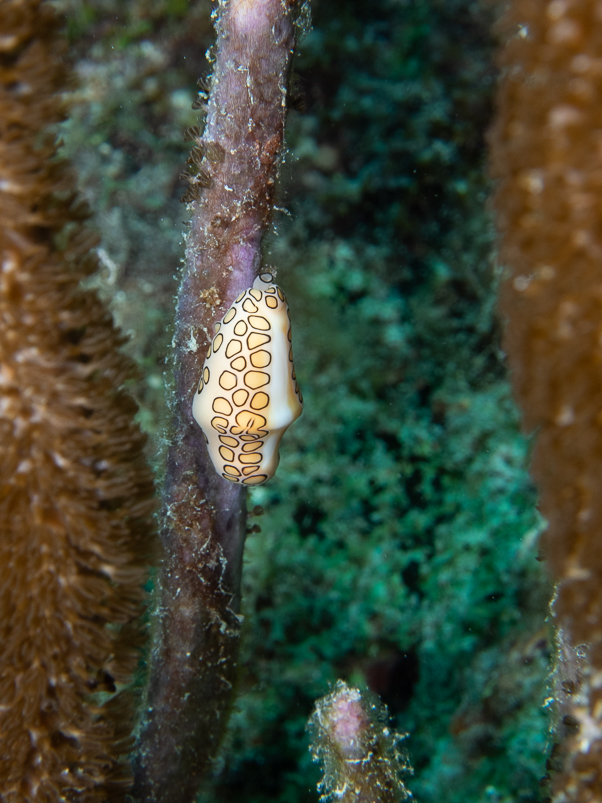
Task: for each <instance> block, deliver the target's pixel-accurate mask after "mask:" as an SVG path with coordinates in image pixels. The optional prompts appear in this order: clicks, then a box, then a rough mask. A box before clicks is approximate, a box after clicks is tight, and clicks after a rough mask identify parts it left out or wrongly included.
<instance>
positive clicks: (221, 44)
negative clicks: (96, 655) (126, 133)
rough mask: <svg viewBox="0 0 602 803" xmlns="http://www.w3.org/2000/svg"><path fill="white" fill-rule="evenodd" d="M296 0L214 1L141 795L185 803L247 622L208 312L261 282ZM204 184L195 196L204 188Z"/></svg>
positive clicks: (242, 518)
mask: <svg viewBox="0 0 602 803" xmlns="http://www.w3.org/2000/svg"><path fill="white" fill-rule="evenodd" d="M296 4H297V0H229V2H224V1H222V2H220V7H219V14H218V19H217V24H216V29H217V37H218V38H217V57H216V62H215V69H214V73H213V77H212V91H211V95H210V98H209V103H208V114H207V122H206V126H205V131H204V133H203V135H202V136H196V137H195V139H196V142H195V147H194V150H193V154H192V157H195V159H194V161H195V162H196V164H197V167H198V168H199V172H198V173H197V176H196V177H194V176H191V190H189V193H190V195H189V199H194V198H195V196H196V200H192V208H193V217H192V225H191V228H190V231H189V234H188V237H187V241H186V264H185V269H184V274H183V277H182V282H181V286H180V290H179V294H178V300H177V313H176V326H175V334H174V339H173V347H174V352H173V353H174V368H175V370H174V373H175V386H174V395H173V402H172V408H173V421H174V433H173V437H172V444H171V447H170V449H169V452H168V458H167V472H166V478H165V485H164V514H163V527H162V542H163V548H164V558H163V564H162V567H161V570H160V575H159V583H158V585H159V591H158V617H157V620H158V621H157V624H156V626H155V632H154V638H153V648H152V654H151V660H150V682H149V692H148V700H147V711H146V715H145V719H144V722H143V725H142V730H141V735H140V740H139V748H138V752H137V755H136V759H135V763H136V785H135V798H136V800H145V801H160V803H172V801H173V802H174V803H176V802H177V803H187V801H192V800H193V799H194V798H195V795H196V793H197V791H198V788H199V784H200V781H201V778H202V775H203V773H204V772H205V770H206V769H207V766H208V764H209V762H210V761H211V759H212V758H213V756H214V755H215V752H216V750H217V747H218V745H219V741H220V738H221V736H222V735H223V731H224V728H225V724H226V720H227V713H228V708H229V705H230V701H231V693H232V687H233V684H234V680H235V663H236V655H237V648H238V642H239V634H240V617H239V615H238V611H239V608H240V576H241V567H242V550H243V544H244V537H245V528H246V513H245V493H244V489H243V488H242V487H240V486H237V485H235V484H233V483H230V482H227V481H226V480H224V479H222V478H221V477H219V476H218V475H217V474H216V472H215V470H214V469H213V466H212V464H211V461H210V459H209V456H208V453H207V450H206V447H205V441H204V437H203V435H202V432H201V430H200V428H199V427H198V426H197V424H196V423H195V421H194V420H193V418H192V399H193V395H194V392H195V390H196V386H197V383H198V380H199V376H200V372H201V369H202V364H203V360H204V356H205V353H206V351H207V348H208V346H209V342H210V339H211V332H212V327H213V325H214V323H215V322H216V321H218V320H220V318H221V317H222V316H223V315H224V313H225V312H226V310H227V309H228V307H229V305H230V304H231V302H232V301H233V300H234V298H235V297H236V296H237V295H238V294H239V293H240V292H241V291H242V290H245V289H247V288H248V287H250V286H251V284H252V283H253V280H254V278H255V276H256V275H257V273H258V272H259V271H260V267H261V242H262V238H263V235H264V233H265V231H266V229H267V226H268V224H269V221H270V217H271V210H272V199H273V191H274V184H275V179H276V173H277V167H278V159H279V155H280V151H281V147H282V141H283V135H284V120H285V106H286V86H287V79H288V72H289V67H290V60H291V56H292V52H293V46H294V23H293V13H294V11H295V6H296ZM200 186H204V187H205V189H204V190H203V192H202V194H201V195H200V197H198V188H199V187H200Z"/></svg>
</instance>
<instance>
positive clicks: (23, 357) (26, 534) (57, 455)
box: [0, 0, 153, 803]
mask: <svg viewBox="0 0 602 803" xmlns="http://www.w3.org/2000/svg"><path fill="white" fill-rule="evenodd" d="M59 41H60V40H59V38H58V36H57V21H56V18H55V15H54V13H53V11H52V9H51V7H50V6H49V5H46V4H45V3H42V2H40V0H2V2H0V643H1V645H2V648H1V651H0V739H1V750H0V799H1V800H3V801H6V803H18V802H20V801H36V802H38V801H39V802H40V803H41V802H42V801H59V800H72V801H75V800H78V801H84V800H85V801H93V800H99V801H100V800H103V801H104V800H114V799H120V798H121V797H122V795H123V793H124V791H125V790H126V789H127V788H128V786H129V774H130V772H129V766H128V765H127V762H125V761H124V757H125V754H126V753H127V752H128V750H129V749H130V746H131V728H132V705H131V700H130V699H129V697H128V695H127V694H124V693H123V692H122V693H117V694H115V692H116V691H117V692H120V689H121V687H122V686H123V684H124V683H127V682H128V681H129V680H130V679H131V675H132V672H133V670H134V669H135V667H136V665H137V662H138V658H139V653H138V647H139V645H140V642H141V629H140V625H139V624H138V617H139V616H140V614H141V612H142V609H143V605H144V598H145V597H144V592H143V584H144V582H145V580H146V576H147V566H148V561H149V555H150V552H151V546H152V544H153V537H152V524H151V512H152V505H153V503H152V490H153V489H152V478H151V474H150V471H149V469H148V467H147V465H146V462H145V460H144V457H143V452H142V449H143V437H142V436H141V434H140V432H139V430H138V428H137V427H136V425H135V424H134V422H133V416H134V415H135V412H136V406H135V404H134V402H133V401H132V400H131V399H130V398H129V396H127V395H126V394H125V393H124V392H123V391H122V390H120V389H119V388H120V386H121V385H122V383H123V381H124V379H126V377H127V376H128V375H129V374H130V372H131V365H130V362H129V360H128V359H127V358H125V357H124V356H123V355H121V354H119V353H118V351H117V349H118V348H119V346H120V345H121V343H122V338H121V337H120V335H119V334H118V332H117V331H116V330H115V328H114V327H113V324H112V321H111V318H110V316H109V315H108V313H107V311H106V309H105V308H104V306H103V305H102V304H101V302H100V301H99V299H98V298H97V296H96V295H95V294H94V293H93V292H91V291H87V290H82V289H81V288H80V287H79V283H80V281H81V280H82V279H83V278H85V277H87V276H89V275H90V274H91V273H92V272H93V271H94V270H95V268H96V259H95V257H94V256H93V255H92V254H91V253H90V248H91V247H92V246H93V245H94V237H93V236H91V235H90V234H89V233H87V232H86V231H84V230H83V229H82V228H81V222H80V221H81V219H82V217H85V211H84V210H83V209H82V206H81V204H79V203H78V201H77V198H76V195H75V192H74V182H73V178H72V176H71V174H70V172H69V171H68V169H67V168H66V166H65V164H64V163H62V162H60V161H59V160H57V158H56V147H55V145H54V142H53V138H52V136H51V135H49V134H44V133H43V132H44V130H45V129H46V128H47V126H48V125H51V124H53V123H56V122H57V121H58V120H60V119H61V117H62V109H61V103H60V101H59V99H58V97H57V95H56V93H57V92H58V91H60V90H61V89H63V88H64V82H65V79H66V77H67V76H66V73H65V70H64V68H63V66H62V55H63V54H62V53H61V52H60V49H59Z"/></svg>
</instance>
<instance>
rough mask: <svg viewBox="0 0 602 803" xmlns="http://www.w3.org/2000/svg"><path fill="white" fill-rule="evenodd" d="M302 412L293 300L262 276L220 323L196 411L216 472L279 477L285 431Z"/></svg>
mask: <svg viewBox="0 0 602 803" xmlns="http://www.w3.org/2000/svg"><path fill="white" fill-rule="evenodd" d="M302 412H303V397H302V396H301V391H300V390H299V385H298V384H297V381H296V375H295V367H294V365H293V350H292V346H291V322H290V317H289V311H288V304H287V303H286V298H285V295H284V293H283V292H282V290H281V289H280V288H279V287H278V286H277V285H275V284H274V283H273V282H272V275H271V274H270V273H262V274H261V275H259V276H258V277H257V278H256V279H255V281H254V283H253V287H251V288H249V289H248V290H246V291H245V292H244V293H241V294H240V295H239V296H238V298H237V299H236V300H235V301H234V303H233V304H232V306H231V307H230V309H229V310H228V311H227V312H226V314H225V315H224V317H223V318H222V320H221V321H220V323H218V324H217V325H216V333H215V336H214V338H213V341H212V343H211V345H210V347H209V352H208V354H207V358H206V360H205V365H204V366H203V373H202V375H201V379H200V381H199V385H198V389H197V392H196V393H195V395H194V402H193V405H192V414H193V416H194V418H195V420H196V422H197V423H198V424H199V426H200V427H201V429H202V430H203V433H204V435H205V439H206V441H207V448H208V449H209V455H210V457H211V460H212V462H213V465H214V466H215V470H216V471H217V472H218V474H220V475H221V476H222V477H223V478H224V479H226V480H230V482H241V483H243V484H244V485H261V483H263V482H266V481H267V480H269V479H270V478H271V477H273V476H274V474H275V472H276V468H277V467H278V461H279V459H280V455H279V453H278V449H279V446H280V441H281V440H282V436H283V434H284V432H285V430H286V429H287V428H288V427H289V426H290V425H291V424H292V423H293V421H295V420H296V419H297V418H299V416H300V415H301V413H302Z"/></svg>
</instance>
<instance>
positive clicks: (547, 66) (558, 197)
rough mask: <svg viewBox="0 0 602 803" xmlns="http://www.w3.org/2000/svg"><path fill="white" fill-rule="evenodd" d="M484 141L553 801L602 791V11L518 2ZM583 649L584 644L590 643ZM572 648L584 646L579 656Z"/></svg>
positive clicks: (591, 6) (565, 3)
mask: <svg viewBox="0 0 602 803" xmlns="http://www.w3.org/2000/svg"><path fill="white" fill-rule="evenodd" d="M504 26H505V28H506V33H507V35H508V43H507V45H506V47H505V49H504V51H503V53H502V66H503V69H504V77H503V81H502V85H501V91H500V96H499V112H498V119H497V123H496V125H495V129H494V131H493V136H492V160H493V168H494V172H495V174H496V176H497V177H498V178H499V179H500V186H499V189H498V192H497V196H496V208H497V213H498V225H499V227H500V229H501V233H502V252H501V258H502V261H503V263H504V265H507V266H508V268H509V276H508V278H507V280H506V282H505V286H504V289H503V295H502V311H503V313H504V315H505V316H506V317H507V319H508V324H507V328H506V340H505V344H506V349H507V351H508V356H509V361H510V366H511V368H512V373H513V380H514V387H515V391H516V394H517V396H518V400H519V402H520V404H521V406H522V408H523V411H524V421H525V426H526V427H527V428H528V429H529V430H533V429H535V428H537V430H538V434H537V441H536V447H535V454H534V461H533V470H534V474H535V478H536V480H537V483H538V485H539V489H540V494H541V499H540V506H541V510H542V512H543V514H544V516H545V517H546V518H547V520H548V522H549V527H548V530H547V532H546V534H545V536H544V540H543V544H542V547H543V551H544V553H545V556H546V558H547V560H548V562H549V565H550V567H551V570H552V573H553V576H554V578H555V580H556V581H557V583H558V588H557V598H556V600H555V602H554V611H555V615H556V621H557V624H558V627H559V661H558V668H557V672H558V675H559V678H558V679H559V683H558V685H559V687H560V688H561V691H560V700H559V703H560V711H561V715H563V723H564V726H565V730H566V734H565V736H566V741H565V746H564V748H562V749H561V752H562V753H563V756H562V760H561V761H560V762H559V763H558V766H557V767H556V769H558V768H559V772H558V773H557V774H556V775H555V778H554V784H553V788H554V799H555V800H557V801H568V800H571V801H591V800H600V798H601V797H602V595H601V593H600V589H601V582H602V542H601V540H600V531H601V528H602V493H601V490H600V482H601V479H602V370H601V366H602V267H601V266H602V238H601V234H600V232H601V224H602V216H601V215H602V212H601V210H602V206H601V191H602V58H601V56H602V4H601V3H600V2H598V0H515V2H514V3H513V4H512V5H511V7H510V9H509V12H508V14H507V16H506V18H505V20H504ZM584 645H585V646H584ZM577 648H578V649H577Z"/></svg>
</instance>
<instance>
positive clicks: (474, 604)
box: [57, 0, 553, 803]
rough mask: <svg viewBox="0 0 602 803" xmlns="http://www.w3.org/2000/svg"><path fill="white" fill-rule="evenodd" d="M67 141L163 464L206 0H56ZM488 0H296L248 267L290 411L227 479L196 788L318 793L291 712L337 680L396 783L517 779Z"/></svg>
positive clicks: (520, 693) (521, 656) (529, 514)
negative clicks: (377, 713)
mask: <svg viewBox="0 0 602 803" xmlns="http://www.w3.org/2000/svg"><path fill="white" fill-rule="evenodd" d="M57 5H59V6H60V8H61V9H63V10H64V11H65V12H66V14H67V19H68V35H69V40H70V46H71V52H72V54H73V58H74V60H75V63H76V69H77V73H78V78H79V84H78V86H77V87H75V88H74V90H73V92H72V93H71V96H70V119H69V120H68V121H67V122H66V123H65V124H64V126H63V130H62V137H63V139H64V142H65V146H64V152H65V155H67V156H69V157H70V158H71V159H72V160H73V161H74V163H75V165H76V167H77V170H78V172H79V180H80V185H81V188H82V191H83V192H84V194H85V195H86V197H87V198H88V200H89V202H90V204H91V206H92V208H93V210H94V212H95V214H94V219H93V224H94V226H95V227H96V228H97V229H98V230H99V231H100V232H101V235H102V246H101V249H100V252H99V253H100V257H101V262H102V265H103V269H102V271H101V274H100V276H99V277H98V279H97V283H98V286H99V289H100V291H101V293H103V294H104V295H105V296H106V297H107V298H109V299H110V300H111V305H112V309H113V312H114V314H115V316H116V318H117V321H118V323H119V324H120V326H121V327H122V328H123V329H124V331H126V332H127V333H128V334H129V335H130V341H129V344H128V346H127V349H128V351H129V352H130V353H131V354H132V356H133V357H134V358H135V359H136V360H137V362H138V363H139V365H140V366H141V375H140V379H139V381H138V382H137V383H136V385H135V386H134V387H133V390H134V392H135V393H136V395H137V397H138V400H139V403H140V405H141V412H140V420H141V423H142V425H143V427H144V428H145V430H146V431H147V432H148V433H149V454H150V456H151V459H152V460H153V462H154V463H155V465H156V466H157V470H158V471H159V472H161V463H162V453H163V447H164V444H165V441H166V439H167V438H168V437H169V432H168V429H167V422H168V411H167V409H166V406H165V397H166V391H165V386H166V384H168V383H169V344H170V340H171V326H172V320H173V296H174V293H175V291H176V286H177V281H178V274H179V270H180V265H181V259H182V256H183V247H182V240H183V233H184V231H185V228H186V221H187V217H188V214H187V211H186V207H185V206H184V204H182V203H181V202H180V200H179V199H180V197H181V195H182V193H183V191H184V189H185V182H184V181H183V180H182V179H181V178H180V174H181V172H182V170H183V168H184V162H185V159H186V156H187V153H188V150H189V144H187V143H185V142H184V141H183V132H184V130H185V129H186V128H187V127H188V126H190V125H194V124H197V123H198V112H196V111H193V110H192V108H191V105H192V102H193V100H194V98H195V96H196V92H197V86H196V81H197V79H198V78H199V76H201V75H205V74H207V72H208V70H209V65H208V64H207V61H206V58H205V52H206V50H207V49H208V48H209V47H210V46H211V43H212V41H213V30H212V23H211V19H210V14H211V8H212V7H211V4H210V3H209V2H206V1H205V0H199V2H188V0H128V2H123V0H95V2H94V3H89V2H83V1H82V0H61V2H60V3H57ZM494 16H495V6H493V5H492V4H491V3H489V2H482V3H479V2H475V0H346V1H345V2H344V3H342V2H335V1H334V0H330V1H329V0H313V2H312V18H313V27H312V30H311V31H310V32H309V33H308V35H307V36H306V37H305V39H304V40H303V41H302V42H301V44H300V47H299V53H298V56H297V58H296V60H295V64H294V75H293V81H292V83H293V88H292V92H291V95H292V97H291V105H292V109H291V111H290V112H289V117H288V123H287V152H286V156H285V160H284V163H283V165H282V168H281V176H280V190H279V201H278V207H279V210H278V211H277V212H276V213H275V216H274V225H273V233H272V235H271V237H270V239H269V242H268V243H266V248H265V264H266V266H268V267H270V268H273V269H274V272H275V273H276V274H277V281H278V283H279V284H280V285H281V286H282V287H283V289H284V290H285V292H286V293H287V296H288V300H289V303H290V307H291V316H292V320H293V335H294V347H295V365H296V369H297V374H298V377H299V382H300V385H301V389H302V391H303V394H304V397H305V412H304V414H303V416H302V418H301V419H300V420H299V421H298V422H297V423H296V424H295V425H294V427H292V428H291V429H290V430H289V432H288V433H287V436H286V438H285V440H284V443H283V448H282V461H281V464H280V468H279V470H278V473H277V475H276V477H275V479H274V480H273V481H271V482H270V483H269V484H268V485H267V486H265V487H261V488H258V489H256V490H254V491H253V492H252V494H251V495H250V498H249V510H250V511H253V516H252V518H251V519H250V521H249V524H250V525H252V530H253V531H252V532H251V534H250V535H249V537H248V541H247V547H246V553H245V575H244V598H243V614H244V616H245V622H244V626H243V641H242V650H241V657H240V679H239V688H238V695H237V700H236V704H235V709H234V711H233V714H232V718H231V722H230V728H229V732H228V736H227V738H226V741H225V743H224V746H223V749H222V752H221V756H220V760H219V762H218V763H217V765H216V767H215V771H214V774H213V777H212V778H210V779H209V780H208V783H207V789H206V790H205V792H204V793H203V796H202V798H201V800H202V803H243V801H244V802H245V803H267V801H271V802H272V803H310V802H312V801H317V800H318V799H319V793H318V792H317V790H316V786H317V783H318V781H319V771H318V768H317V766H315V765H313V764H312V763H311V757H310V754H309V751H308V736H307V733H306V722H307V719H308V717H309V716H310V714H311V712H312V709H313V704H314V701H315V699H316V698H317V697H319V696H321V695H323V694H325V693H326V692H327V691H328V690H329V688H330V684H332V683H334V681H335V680H336V679H338V678H342V679H344V680H346V681H347V682H349V683H351V684H355V685H359V686H367V687H369V688H370V689H372V690H373V691H374V692H376V693H377V694H378V695H379V696H380V697H381V699H382V700H383V702H385V703H386V705H387V706H388V709H389V712H390V714H391V715H392V718H393V720H394V724H395V726H396V728H397V729H398V730H399V731H401V732H404V733H407V734H408V737H407V739H406V740H405V742H404V744H405V747H406V749H407V752H408V754H409V758H410V761H411V763H412V765H413V767H414V775H413V776H412V777H408V778H407V779H406V783H407V785H408V787H409V788H410V789H411V791H412V793H413V794H414V796H415V797H416V799H417V800H418V801H419V803H435V801H445V803H485V802H486V801H487V803H510V802H511V801H512V803H516V802H518V801H520V803H531V802H533V803H534V802H535V801H538V800H540V799H542V793H541V792H540V788H541V779H542V778H543V777H544V776H545V775H546V754H547V753H548V752H549V749H550V743H551V737H550V734H549V727H550V718H549V716H548V713H547V709H546V707H545V701H546V698H547V696H548V685H547V684H548V674H549V672H550V659H551V655H552V653H553V642H552V640H551V632H550V628H549V626H548V623H547V615H548V601H549V598H550V595H551V588H550V585H549V583H548V582H547V580H546V577H545V571H544V569H543V567H542V564H541V562H539V561H538V559H537V558H538V554H537V538H538V535H539V533H540V532H541V529H542V527H543V523H542V521H541V519H540V517H539V516H538V514H537V512H536V510H535V501H536V498H535V490H534V487H533V485H532V483H531V481H530V478H529V476H528V471H527V468H528V460H529V443H528V441H527V440H526V439H525V438H524V437H523V436H522V435H521V434H520V429H519V417H518V413H517V410H516V408H515V406H514V403H513V401H512V396H511V392H510V388H509V385H508V380H507V376H506V368H505V363H504V355H503V352H502V351H501V346H500V331H501V326H500V321H499V319H498V318H497V317H496V286H497V283H498V280H499V276H500V272H501V268H500V267H499V266H498V265H497V263H496V260H495V237H494V231H493V225H492V219H491V215H490V213H489V211H488V207H487V199H488V196H489V194H490V189H491V187H490V181H489V179H488V175H487V154H486V134H487V130H488V126H489V124H490V120H491V116H492V112H493V94H494V90H495V83H496V70H495V41H494V38H493V34H492V23H493V21H494Z"/></svg>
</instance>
